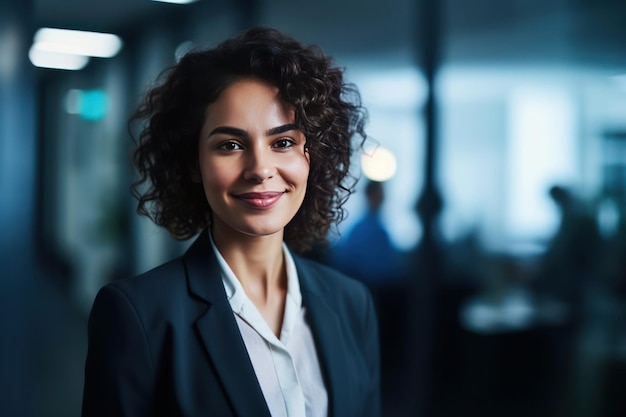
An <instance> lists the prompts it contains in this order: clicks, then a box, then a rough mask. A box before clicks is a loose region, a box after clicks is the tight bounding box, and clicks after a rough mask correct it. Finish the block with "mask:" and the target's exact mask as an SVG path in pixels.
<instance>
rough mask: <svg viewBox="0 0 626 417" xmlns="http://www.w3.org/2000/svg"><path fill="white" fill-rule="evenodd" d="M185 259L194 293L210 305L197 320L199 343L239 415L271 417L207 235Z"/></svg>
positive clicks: (242, 416) (204, 235) (186, 254)
mask: <svg viewBox="0 0 626 417" xmlns="http://www.w3.org/2000/svg"><path fill="white" fill-rule="evenodd" d="M184 259H185V265H186V268H187V280H188V285H189V290H190V292H191V293H192V294H194V295H195V296H197V297H200V298H201V299H203V300H205V301H206V302H207V303H208V304H209V307H208V309H207V311H206V312H205V313H204V314H203V315H201V316H200V317H199V318H198V319H197V321H196V330H197V332H198V336H199V341H200V343H202V344H203V345H204V348H205V349H206V351H207V353H208V354H209V356H210V358H211V361H212V363H213V365H214V367H215V370H216V372H217V374H218V376H219V378H220V380H221V381H222V383H223V386H224V389H225V391H226V393H227V395H228V397H229V399H230V402H231V404H232V405H233V408H234V409H235V413H236V415H237V416H238V417H258V416H266V417H270V413H269V410H268V408H267V404H266V402H265V398H264V396H263V392H262V391H261V387H260V386H259V383H258V381H257V378H256V374H255V372H254V368H253V367H252V363H251V362H250V358H249V356H248V352H247V350H246V347H245V344H244V342H243V339H242V338H241V334H240V332H239V328H238V326H237V322H236V319H235V317H234V315H233V312H232V310H231V308H230V304H229V303H228V299H227V298H226V292H225V291H224V286H223V284H222V280H221V271H220V269H219V266H218V264H217V260H216V259H215V256H214V254H213V249H212V247H211V244H210V242H209V239H208V237H207V235H206V233H202V234H201V235H200V236H199V237H198V239H196V241H195V242H194V243H193V245H192V246H191V247H190V248H189V250H188V251H187V252H186V253H185V256H184Z"/></svg>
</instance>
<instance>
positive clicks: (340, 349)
mask: <svg viewBox="0 0 626 417" xmlns="http://www.w3.org/2000/svg"><path fill="white" fill-rule="evenodd" d="M294 258H296V257H295V256H294ZM296 266H297V269H298V277H299V279H300V288H301V291H302V299H303V304H304V306H305V307H306V309H307V310H306V311H307V317H308V318H309V324H310V326H311V330H312V331H313V334H314V336H315V341H316V348H317V351H318V355H319V356H320V361H321V366H322V372H323V374H324V376H325V378H326V385H327V389H328V395H329V415H331V416H335V417H342V416H346V415H348V413H349V411H348V410H347V409H346V406H347V404H346V401H350V392H349V390H348V387H349V386H350V381H349V380H348V378H349V375H350V373H349V369H348V368H347V361H346V358H345V355H346V352H347V347H346V346H345V343H344V340H343V335H342V332H341V327H340V323H339V317H337V314H336V313H335V310H334V309H333V308H332V305H331V304H329V302H328V300H331V299H332V297H328V295H329V294H325V293H326V290H325V289H323V288H321V287H320V286H319V285H317V284H318V282H317V281H316V280H315V277H314V276H313V275H312V272H311V271H310V270H309V269H308V268H306V267H305V266H304V265H303V264H302V263H301V262H298V261H297V258H296Z"/></svg>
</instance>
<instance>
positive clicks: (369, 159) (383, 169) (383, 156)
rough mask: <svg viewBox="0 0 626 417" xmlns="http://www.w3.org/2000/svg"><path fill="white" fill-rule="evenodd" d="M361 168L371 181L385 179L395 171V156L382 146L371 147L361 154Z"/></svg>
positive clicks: (390, 176)
mask: <svg viewBox="0 0 626 417" xmlns="http://www.w3.org/2000/svg"><path fill="white" fill-rule="evenodd" d="M361 169H362V170H363V175H365V176H366V177H367V178H369V179H370V180H372V181H380V182H382V181H387V180H389V179H391V178H392V177H393V176H394V175H395V173H396V157H395V156H394V155H393V154H392V153H391V151H389V150H387V149H385V148H383V147H380V146H379V147H376V148H371V149H369V150H366V151H365V152H364V153H363V155H361Z"/></svg>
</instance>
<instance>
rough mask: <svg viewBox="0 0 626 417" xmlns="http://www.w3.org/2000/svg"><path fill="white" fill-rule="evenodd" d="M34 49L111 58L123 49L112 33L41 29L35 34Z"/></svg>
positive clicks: (120, 41) (120, 42)
mask: <svg viewBox="0 0 626 417" xmlns="http://www.w3.org/2000/svg"><path fill="white" fill-rule="evenodd" d="M33 48H35V49H36V50H38V51H42V52H53V53H59V54H72V55H82V56H91V57H97V58H111V57H113V56H115V55H116V54H117V53H118V52H119V51H120V49H121V48H122V40H121V39H120V38H119V37H118V36H116V35H113V34H110V33H99V32H85V31H82V30H69V29H54V28H41V29H39V30H38V31H37V33H35V39H34V45H33Z"/></svg>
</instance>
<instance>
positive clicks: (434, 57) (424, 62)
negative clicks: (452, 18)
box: [407, 0, 443, 417]
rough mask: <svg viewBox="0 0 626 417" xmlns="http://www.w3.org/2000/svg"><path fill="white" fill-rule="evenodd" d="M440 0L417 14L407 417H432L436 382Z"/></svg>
mask: <svg viewBox="0 0 626 417" xmlns="http://www.w3.org/2000/svg"><path fill="white" fill-rule="evenodd" d="M441 3H442V2H441V0H421V1H420V2H419V3H418V4H419V7H418V10H417V13H418V14H417V33H416V35H417V40H418V42H417V51H416V52H417V54H416V55H417V59H418V64H419V66H420V68H421V70H422V72H423V74H424V78H425V80H426V87H427V89H428V92H427V95H426V101H425V103H424V107H423V120H424V127H425V160H424V185H423V189H422V193H421V195H420V196H419V198H418V201H417V203H416V206H415V208H416V212H417V214H418V216H419V218H420V221H421V224H422V230H423V234H422V239H421V241H420V242H419V243H418V245H417V246H416V248H415V250H414V253H413V271H412V275H413V280H412V285H413V289H414V292H413V298H412V300H411V306H412V319H411V321H410V325H411V326H412V327H411V338H410V342H409V343H410V347H409V348H410V354H409V357H410V358H411V359H410V360H411V363H410V364H409V367H410V369H411V371H410V375H409V377H408V379H409V380H408V381H407V390H408V391H409V392H408V395H409V408H410V411H411V415H415V416H420V417H429V416H432V415H433V412H434V410H433V394H434V392H433V382H434V381H435V378H434V373H435V371H436V369H435V368H434V365H433V364H434V363H436V358H435V356H436V345H437V342H438V338H437V322H438V319H439V316H440V314H439V309H440V302H439V298H440V283H441V278H442V266H441V251H440V247H439V239H438V225H437V222H438V217H439V214H440V212H441V209H442V198H441V194H440V191H439V189H438V185H437V162H438V153H437V148H438V139H439V136H438V135H439V129H438V127H439V122H438V118H439V114H438V109H439V106H438V102H437V91H436V83H437V75H438V71H439V67H440V65H441V51H442V35H443V31H442V21H441V18H442V16H441V11H442V4H441Z"/></svg>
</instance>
